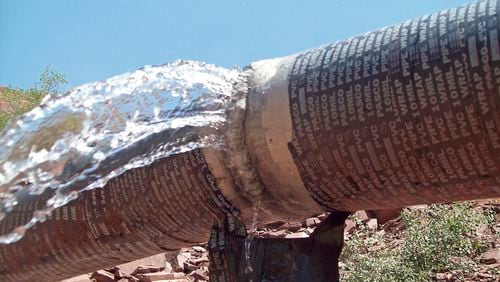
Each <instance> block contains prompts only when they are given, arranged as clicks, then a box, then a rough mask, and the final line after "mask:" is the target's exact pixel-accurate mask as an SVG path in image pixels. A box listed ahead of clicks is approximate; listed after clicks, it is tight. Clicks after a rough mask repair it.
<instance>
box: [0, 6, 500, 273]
mask: <svg viewBox="0 0 500 282" xmlns="http://www.w3.org/2000/svg"><path fill="white" fill-rule="evenodd" d="M499 3H500V1H497V0H487V1H480V2H477V3H473V4H470V5H468V6H464V7H459V8H454V9H449V10H446V11H443V12H440V13H436V14H433V15H430V16H425V17H422V18H419V19H416V20H411V21H406V22H404V23H402V24H399V25H395V26H391V27H387V28H384V29H381V30H378V31H374V32H369V33H366V34H363V35H361V36H358V37H354V38H351V39H348V40H344V41H340V42H337V43H334V44H331V45H326V46H322V47H320V48H316V49H311V50H307V51H304V52H302V53H299V54H296V55H292V56H289V57H284V58H279V59H273V60H266V61H261V62H256V63H253V64H251V65H250V67H249V68H248V69H247V70H245V71H244V72H242V73H241V74H240V76H239V78H238V80H237V81H236V82H234V86H233V93H232V97H231V102H230V103H228V105H229V106H227V108H226V109H227V122H226V123H224V126H223V127H221V128H219V129H217V130H219V131H217V132H219V133H220V134H223V135H224V136H225V138H224V144H225V145H224V148H225V149H221V148H217V147H211V146H206V147H203V146H201V147H200V148H196V149H194V150H187V151H184V152H180V153H177V154H173V155H170V156H168V157H165V158H162V159H159V160H156V161H155V162H153V163H151V164H149V165H147V166H143V167H139V168H133V169H130V170H128V171H126V172H125V173H123V174H121V175H120V176H117V177H115V178H113V179H111V180H110V182H108V183H107V184H106V186H105V187H104V188H103V189H93V190H88V191H83V192H80V195H79V197H78V198H77V199H76V200H74V201H72V202H70V203H69V204H67V205H64V206H62V207H59V208H57V209H56V210H54V211H53V213H52V215H51V216H49V217H48V218H47V219H46V220H45V221H44V222H41V223H38V224H36V225H35V226H34V227H32V228H31V229H28V230H27V231H26V233H25V234H24V237H23V238H21V239H20V240H19V241H17V242H15V243H11V244H7V245H2V246H1V247H0V277H1V278H2V281H30V280H32V281H33V280H36V281H43V280H47V281H48V280H54V279H60V278H64V277H68V276H72V275H76V274H80V273H85V272H89V271H92V270H95V269H99V268H103V267H106V266H110V265H115V264H118V263H121V262H125V261H130V260H133V259H137V258H140V257H144V256H147V255H150V254H154V253H158V252H161V251H164V250H171V249H176V248H179V247H182V246H186V245H189V244H193V243H195V242H201V241H206V240H207V239H208V237H209V233H210V229H211V226H212V223H214V222H217V221H219V222H222V221H223V220H222V218H229V219H230V220H229V225H231V220H240V219H241V220H242V221H243V222H245V223H247V224H248V223H250V222H251V221H252V218H253V217H254V210H255V209H256V208H257V209H258V215H259V220H260V221H261V222H266V221H270V220H273V219H282V220H291V219H301V218H304V217H306V216H307V215H309V214H311V213H314V212H318V211H321V210H343V211H354V210H360V209H384V208H393V207H403V206H408V205H414V204H429V203H438V202H450V201H461V200H471V199H479V198H489V197H499V196H500V186H499V181H500V171H499V168H500V154H499V149H500V135H499V134H500V130H499V124H500V117H499V111H498V109H497V107H498V105H499V104H500V103H499V98H498V97H499V94H500V88H499V87H500V48H499V45H500V42H499V37H498V33H499V24H500V23H499V12H498V11H499V8H500V7H499ZM177 133H182V132H177ZM165 134H167V133H165ZM157 137H158V138H159V140H161V138H162V137H161V133H159V135H158V136H157ZM163 137H165V136H163ZM140 146H143V147H144V148H145V146H146V145H144V144H143V145H140ZM140 146H139V147H140ZM128 157H129V158H130V157H133V156H128ZM117 159H119V158H117ZM46 193H47V196H44V195H45V194H42V195H41V196H26V197H24V198H23V201H22V202H20V203H18V205H17V206H15V207H14V209H13V211H11V212H10V213H8V214H7V216H6V217H5V218H4V219H3V220H2V221H1V222H0V227H1V229H0V230H4V231H5V230H9V228H10V227H12V226H18V225H19V222H26V220H27V219H29V217H30V216H31V213H32V211H34V210H38V209H41V208H43V207H42V206H43V204H44V203H45V200H44V198H43V197H46V198H49V197H52V196H53V195H52V194H50V192H46ZM37 205H38V206H37ZM40 205H41V206H40ZM16 224H17V225H16Z"/></svg>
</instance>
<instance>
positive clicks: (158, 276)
mask: <svg viewBox="0 0 500 282" xmlns="http://www.w3.org/2000/svg"><path fill="white" fill-rule="evenodd" d="M136 277H137V278H139V281H140V282H152V281H161V280H172V279H182V278H185V277H186V276H185V275H184V273H180V272H174V273H172V272H166V271H160V272H154V273H144V274H137V275H136Z"/></svg>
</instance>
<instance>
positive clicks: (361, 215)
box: [355, 211, 369, 222]
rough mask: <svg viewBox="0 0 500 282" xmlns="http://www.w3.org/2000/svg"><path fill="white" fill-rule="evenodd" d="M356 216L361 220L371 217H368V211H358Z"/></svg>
mask: <svg viewBox="0 0 500 282" xmlns="http://www.w3.org/2000/svg"><path fill="white" fill-rule="evenodd" d="M355 215H356V217H357V218H358V219H359V220H361V221H363V222H364V221H367V220H368V219H369V217H368V214H367V213H366V211H357V212H356V213H355Z"/></svg>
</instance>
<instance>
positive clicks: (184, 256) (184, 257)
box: [177, 252, 191, 267]
mask: <svg viewBox="0 0 500 282" xmlns="http://www.w3.org/2000/svg"><path fill="white" fill-rule="evenodd" d="M189 259H191V254H190V253H188V252H182V253H179V254H178V255H177V265H178V266H179V267H183V266H184V263H185V262H187V261H188V260H189Z"/></svg>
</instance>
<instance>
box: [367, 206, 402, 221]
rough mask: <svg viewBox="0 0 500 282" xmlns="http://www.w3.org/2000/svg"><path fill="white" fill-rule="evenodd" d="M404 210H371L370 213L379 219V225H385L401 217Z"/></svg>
mask: <svg viewBox="0 0 500 282" xmlns="http://www.w3.org/2000/svg"><path fill="white" fill-rule="evenodd" d="M401 211H402V209H384V210H370V211H369V212H368V213H369V214H371V215H372V216H373V217H374V218H376V219H377V221H378V224H385V223H386V222H388V221H389V220H391V219H394V218H396V217H398V216H399V214H400V213H401Z"/></svg>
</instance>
